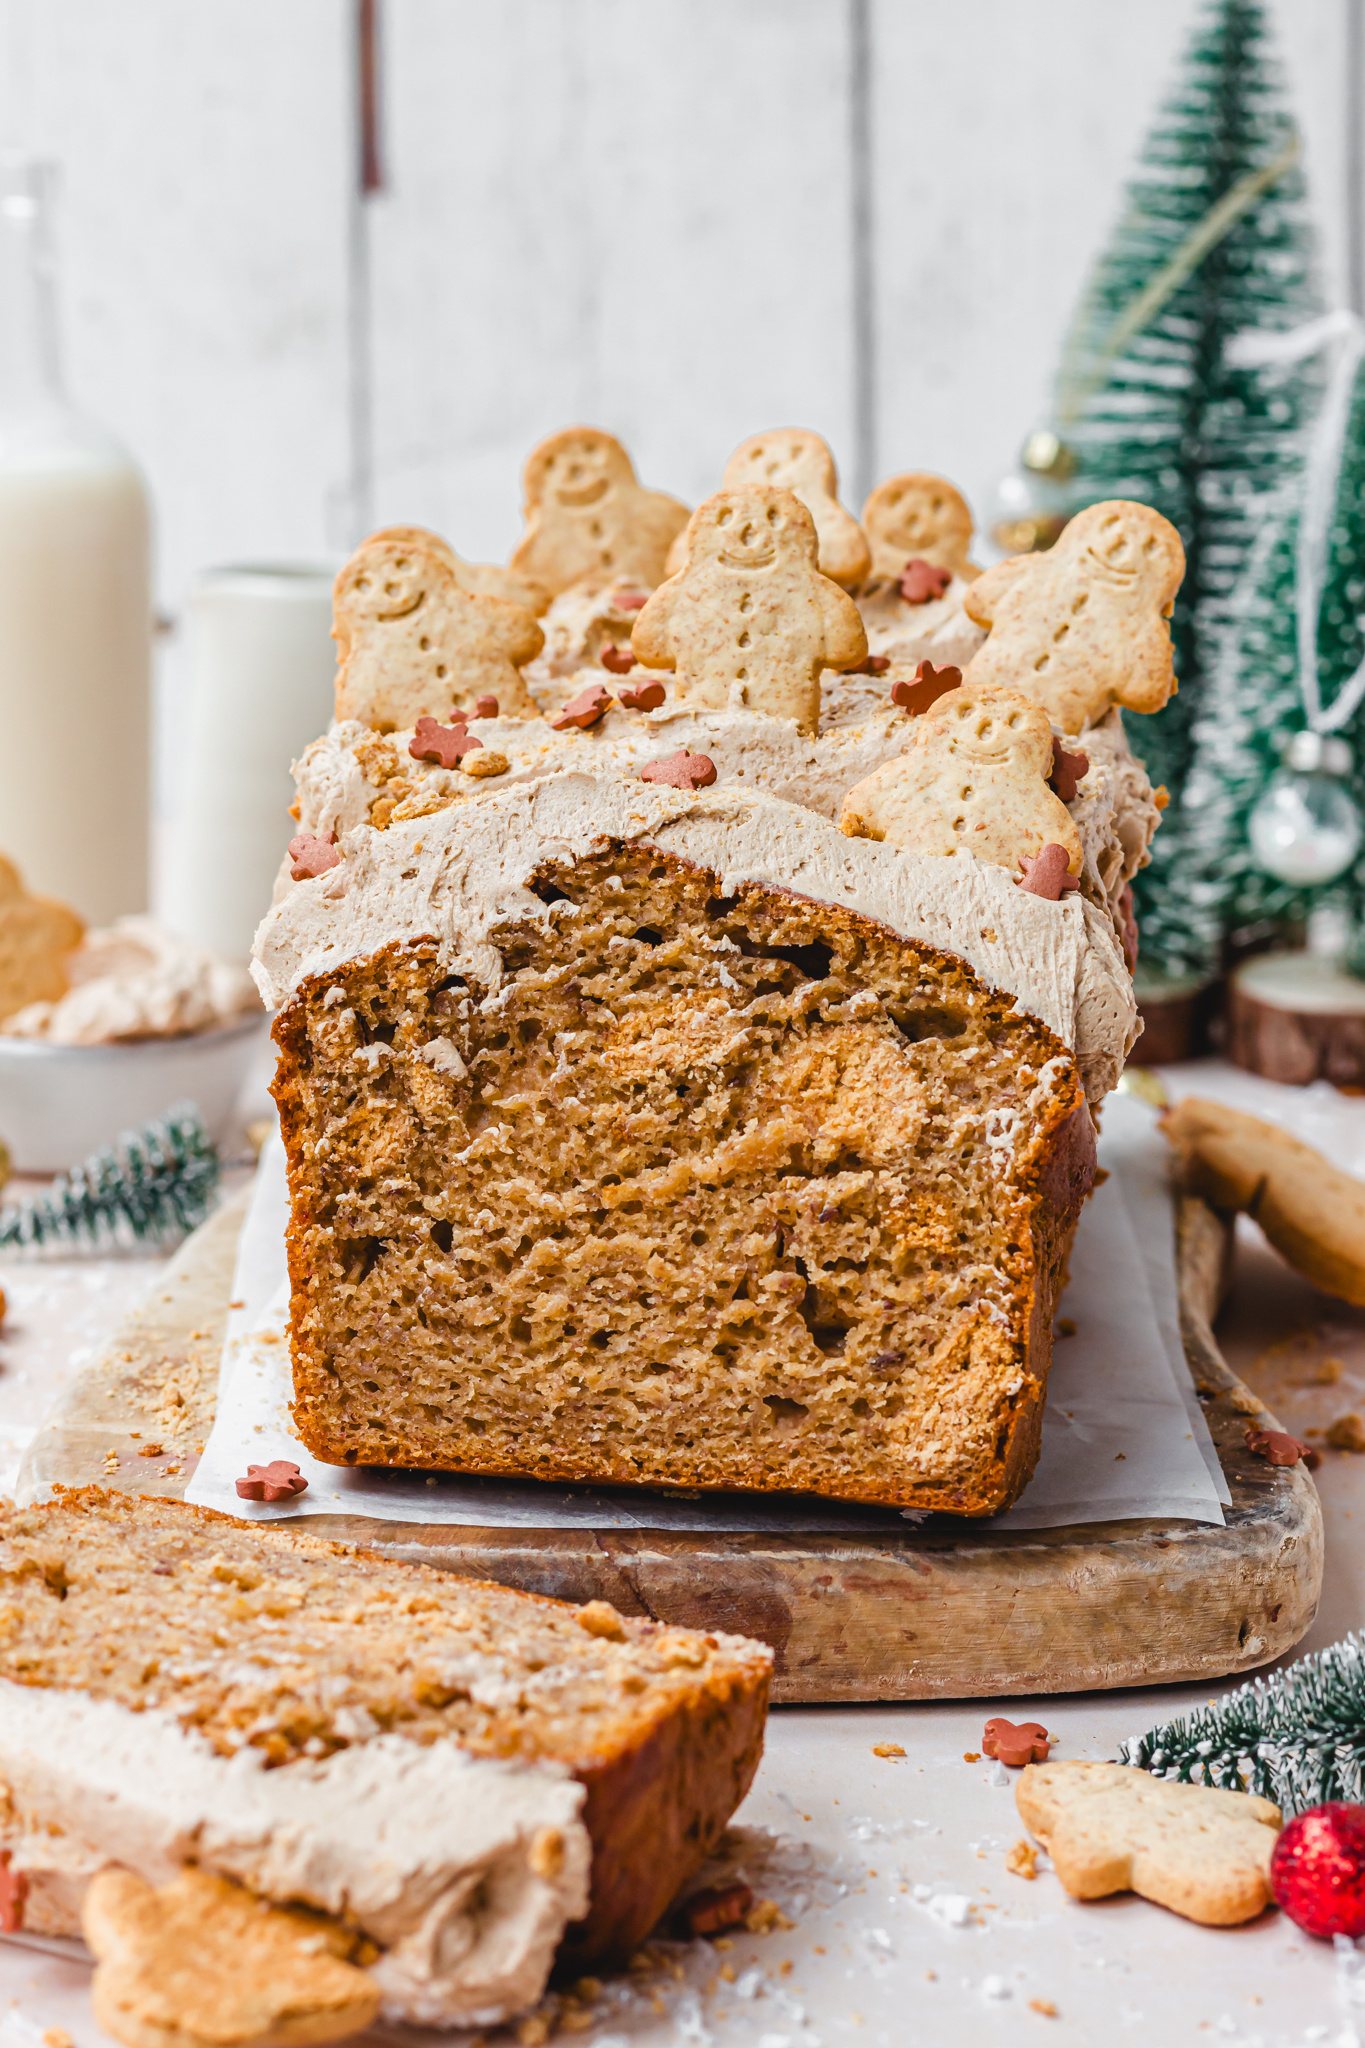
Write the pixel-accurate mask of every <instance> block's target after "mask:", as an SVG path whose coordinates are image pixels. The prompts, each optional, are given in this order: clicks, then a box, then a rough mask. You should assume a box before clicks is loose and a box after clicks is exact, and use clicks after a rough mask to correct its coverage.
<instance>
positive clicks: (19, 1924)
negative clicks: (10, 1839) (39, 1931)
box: [0, 1849, 28, 1934]
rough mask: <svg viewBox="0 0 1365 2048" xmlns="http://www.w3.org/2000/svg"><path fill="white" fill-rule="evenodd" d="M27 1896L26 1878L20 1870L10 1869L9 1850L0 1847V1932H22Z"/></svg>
mask: <svg viewBox="0 0 1365 2048" xmlns="http://www.w3.org/2000/svg"><path fill="white" fill-rule="evenodd" d="M27 1897H28V1878H27V1877H26V1876H25V1874H24V1872H23V1871H22V1870H11V1869H10V1851H9V1850H8V1849H0V1934H20V1933H22V1932H23V1926H24V1900H25V1899H26V1898H27Z"/></svg>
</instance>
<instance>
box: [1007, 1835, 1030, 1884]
mask: <svg viewBox="0 0 1365 2048" xmlns="http://www.w3.org/2000/svg"><path fill="white" fill-rule="evenodd" d="M1005 1868H1006V1870H1008V1871H1009V1872H1010V1873H1011V1874H1012V1875H1013V1876H1014V1877H1029V1878H1033V1877H1036V1876H1037V1875H1038V1851H1037V1850H1036V1849H1035V1848H1034V1846H1033V1844H1032V1842H1026V1841H1025V1840H1024V1838H1023V1836H1022V1835H1021V1836H1020V1838H1019V1840H1018V1841H1017V1842H1015V1843H1014V1845H1013V1846H1012V1847H1011V1848H1009V1849H1007V1850H1006V1851H1005Z"/></svg>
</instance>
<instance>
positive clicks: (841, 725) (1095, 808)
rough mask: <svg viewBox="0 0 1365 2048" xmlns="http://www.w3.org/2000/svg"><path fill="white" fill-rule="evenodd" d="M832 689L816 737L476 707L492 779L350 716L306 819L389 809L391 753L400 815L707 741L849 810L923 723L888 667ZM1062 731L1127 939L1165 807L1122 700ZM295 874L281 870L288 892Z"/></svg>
mask: <svg viewBox="0 0 1365 2048" xmlns="http://www.w3.org/2000/svg"><path fill="white" fill-rule="evenodd" d="M825 695H826V697H827V699H828V700H829V706H830V715H828V716H826V715H823V714H822V718H821V730H820V732H819V733H818V734H817V735H815V736H813V737H812V736H810V735H807V734H803V733H802V732H800V731H799V730H798V728H797V726H796V723H795V721H794V720H792V719H781V718H771V717H768V716H765V715H764V714H762V713H759V712H753V711H743V710H740V711H729V710H727V711H688V710H684V709H679V710H671V709H669V708H668V706H664V707H663V708H661V709H660V710H658V711H653V712H645V713H640V712H633V711H625V710H623V709H621V708H620V707H619V706H614V707H613V708H612V709H610V710H608V711H607V712H606V713H605V715H604V716H603V717H602V718H601V719H600V720H599V721H598V723H597V724H596V725H594V726H591V727H589V728H588V729H587V730H586V731H578V730H574V729H570V730H569V731H566V732H556V731H555V730H554V728H553V726H552V725H550V724H549V723H547V722H546V721H545V720H544V719H512V718H498V719H475V720H473V721H472V722H471V723H470V727H469V730H470V731H471V732H472V733H473V734H475V736H476V737H477V738H479V739H480V740H481V741H482V743H483V747H484V748H485V749H486V750H488V751H489V752H493V753H498V754H500V755H502V757H503V759H504V760H506V762H507V763H508V770H507V773H506V774H504V775H500V776H497V777H490V778H486V779H476V778H473V777H470V776H469V775H466V774H463V773H461V772H460V771H459V770H450V769H443V768H439V767H436V766H434V765H432V764H428V763H422V762H417V761H414V760H413V758H412V756H411V755H410V754H409V752H408V742H409V739H410V738H411V735H410V734H408V733H395V734H393V735H388V736H385V737H384V738H383V739H380V738H379V737H378V736H377V735H375V734H373V733H371V732H370V731H369V730H368V728H366V727H364V726H361V725H358V724H356V723H355V722H354V721H348V722H346V723H344V724H342V725H339V726H334V727H333V729H332V731H331V732H330V733H327V734H325V735H324V736H323V738H322V739H319V740H316V741H314V742H313V744H312V746H310V747H309V748H308V750H307V752H306V753H305V755H304V757H303V760H302V761H301V762H299V763H296V765H295V771H294V772H295V777H296V779H297V782H298V789H299V818H300V825H301V829H302V830H304V831H308V832H323V833H325V832H332V831H335V832H338V833H341V832H345V831H348V830H350V829H351V828H352V827H354V826H357V825H360V824H363V823H365V822H366V821H367V820H370V819H371V817H372V814H373V816H374V817H375V818H378V817H379V815H380V814H379V813H378V812H375V811H374V806H375V803H376V799H377V798H378V797H379V795H380V791H381V787H383V786H384V785H383V784H382V782H381V780H380V777H381V770H382V769H383V768H384V766H385V765H387V767H388V768H389V769H390V770H391V771H392V772H393V773H394V774H396V775H398V776H399V777H400V778H401V785H389V786H390V787H393V786H401V787H403V788H404V790H405V791H406V792H408V793H407V794H406V795H405V798H404V801H403V803H402V805H401V806H400V807H399V808H398V809H397V811H396V813H395V815H396V816H397V818H398V820H399V821H400V822H401V821H402V820H403V818H404V817H416V816H421V815H425V814H427V813H429V812H432V811H435V810H437V809H440V808H442V807H443V806H445V805H446V804H448V803H458V802H464V801H468V800H486V799H487V798H489V797H490V796H492V795H494V794H496V793H497V792H498V791H499V790H505V789H507V788H508V787H509V786H511V785H515V784H516V783H518V782H526V781H531V780H535V779H538V778H539V777H541V776H543V775H545V774H547V773H551V772H553V771H555V770H559V769H565V770H570V771H573V770H578V771H584V772H587V773H590V774H599V773H602V772H604V771H610V770H615V771H617V772H620V773H623V774H627V775H638V773H639V771H640V769H641V768H642V767H643V766H644V765H645V763H646V762H648V761H656V760H659V759H661V758H662V757H663V756H664V755H667V754H671V753H676V752H677V751H678V750H679V749H683V750H685V751H686V752H688V753H692V754H705V755H706V756H707V758H708V759H709V760H710V761H711V762H712V763H713V764H714V766H715V770H716V783H717V786H720V787H729V786H731V785H737V786H739V787H742V788H748V789H758V790H766V791H767V792H768V794H769V795H771V796H776V797H780V798H781V799H783V800H784V801H785V802H787V803H793V804H798V805H800V806H801V807H802V808H803V809H807V810H812V811H815V812H817V813H819V815H820V816H821V817H824V818H828V819H830V820H832V821H837V819H838V816H839V811H840V807H841V805H842V802H843V799H844V795H845V793H846V792H847V791H848V790H849V789H850V788H851V787H852V786H853V784H854V783H855V782H858V781H860V780H861V779H862V778H863V777H864V776H865V775H870V774H871V773H872V771H873V769H874V768H879V767H880V766H881V765H882V763H883V762H884V761H888V760H891V759H893V758H894V756H895V755H897V754H899V753H900V752H901V750H902V749H903V748H904V746H905V745H906V744H907V742H908V740H909V738H910V735H911V726H910V724H909V722H908V721H907V720H906V718H905V716H904V714H903V713H902V712H901V710H900V709H899V707H898V706H896V705H893V704H890V703H889V702H888V701H887V697H886V683H885V681H884V679H882V678H871V677H854V678H845V677H838V676H834V675H833V673H832V672H830V675H829V677H828V679H827V683H826V687H825ZM1064 744H1065V745H1066V746H1067V747H1068V748H1070V749H1071V750H1072V751H1076V750H1078V749H1083V750H1084V751H1085V752H1086V753H1087V755H1088V758H1089V760H1090V768H1089V771H1088V773H1087V774H1086V776H1085V778H1084V779H1083V781H1082V782H1081V784H1080V786H1079V788H1078V790H1077V794H1076V797H1075V799H1074V800H1073V802H1072V803H1071V805H1070V807H1069V808H1070V810H1071V814H1072V817H1073V818H1074V819H1075V821H1076V825H1077V829H1078V831H1079V833H1080V839H1081V849H1082V869H1081V888H1082V893H1083V894H1084V895H1086V896H1087V897H1088V898H1089V900H1090V901H1091V902H1092V903H1093V904H1095V906H1096V908H1097V909H1100V910H1102V911H1104V912H1105V914H1106V915H1107V916H1108V918H1109V920H1110V924H1111V926H1112V929H1113V932H1114V936H1115V938H1116V939H1117V941H1118V943H1119V945H1120V947H1121V946H1122V943H1123V928H1124V917H1123V908H1122V902H1121V898H1122V895H1123V889H1124V885H1125V884H1126V883H1127V882H1129V881H1131V879H1132V877H1133V875H1134V874H1135V873H1136V872H1137V869H1138V868H1139V867H1141V866H1142V865H1143V864H1144V863H1145V861H1146V859H1147V846H1148V844H1149V842H1150V840H1151V836H1152V833H1153V832H1154V831H1155V830H1156V826H1157V822H1158V819H1159V817H1160V813H1159V811H1158V810H1157V807H1156V803H1155V801H1154V799H1153V796H1152V789H1151V784H1150V783H1149V782H1148V780H1147V777H1146V775H1145V774H1144V772H1143V769H1142V766H1141V764H1140V763H1139V762H1138V761H1137V760H1136V759H1135V758H1134V756H1133V754H1132V753H1131V751H1130V750H1129V747H1128V742H1127V739H1126V738H1125V735H1124V730H1123V724H1122V721H1121V719H1120V717H1119V715H1118V713H1117V712H1113V713H1111V714H1110V715H1109V717H1107V718H1106V719H1105V720H1104V721H1103V722H1102V723H1101V724H1100V725H1097V726H1094V727H1092V728H1091V729H1090V730H1089V731H1088V732H1087V733H1085V734H1084V735H1083V736H1082V737H1081V738H1080V739H1071V738H1068V739H1066V740H1065V741H1064ZM288 886H289V878H288V872H287V870H283V871H282V875H281V882H280V884H279V886H278V888H277V891H276V897H277V900H278V898H279V896H280V895H281V894H283V893H284V892H285V891H287V888H288Z"/></svg>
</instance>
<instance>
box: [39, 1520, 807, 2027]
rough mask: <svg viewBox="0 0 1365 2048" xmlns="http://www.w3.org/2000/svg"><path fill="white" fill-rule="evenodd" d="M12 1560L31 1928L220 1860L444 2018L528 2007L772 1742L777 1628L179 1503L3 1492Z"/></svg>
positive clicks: (679, 1867) (608, 1948) (604, 1939)
mask: <svg viewBox="0 0 1365 2048" xmlns="http://www.w3.org/2000/svg"><path fill="white" fill-rule="evenodd" d="M0 1580H2V1581H3V1590H2V1596H0V1597H2V1600H3V1604H2V1605H0V1781H3V1786H4V1791H5V1798H4V1804H3V1807H2V1808H0V1856H2V1860H3V1861H4V1862H5V1863H6V1864H7V1865H8V1870H9V1880H8V1896H9V1898H10V1901H11V1910H12V1911H15V1912H17V1915H18V1918H19V1921H20V1923H21V1924H22V1925H24V1926H26V1927H28V1928H29V1929H30V1930H32V1931H34V1932H38V1933H59V1934H71V1933H75V1932H78V1931H79V1926H80V1914H81V1909H82V1904H83V1901H84V1898H85V1894H86V1892H87V1890H88V1888H89V1886H90V1883H91V1881H92V1879H93V1878H94V1877H95V1876H96V1875H97V1874H98V1873H99V1872H101V1871H102V1870H106V1869H108V1868H109V1867H110V1866H111V1865H117V1866H120V1867H122V1868H123V1869H125V1870H128V1871H132V1872H134V1873H135V1874H136V1876H137V1877H138V1878H140V1879H142V1880H143V1881H144V1882H145V1883H146V1884H149V1885H155V1886H165V1885H167V1884H168V1883H170V1882H172V1881H173V1880H174V1879H175V1878H176V1877H177V1875H178V1873H180V1872H181V1871H182V1870H183V1869H184V1868H185V1867H186V1866H189V1865H194V1866H197V1867H198V1868H200V1869H201V1870H203V1871H205V1872H207V1873H210V1874H211V1875H213V1876H215V1877H217V1878H220V1879H230V1880H232V1881H234V1882H235V1883H236V1884H238V1885H242V1886H245V1887H246V1888H247V1889H248V1890H249V1891H250V1892H251V1893H253V1894H255V1895H257V1896H258V1897H259V1898H261V1899H263V1900H267V1901H270V1902H272V1903H273V1904H275V1905H279V1906H289V1907H302V1908H308V1909H311V1910H313V1911H314V1912H316V1913H320V1914H323V1915H326V1916H327V1917H328V1921H329V1923H332V1924H334V1925H335V1926H337V1927H340V1928H341V1929H343V1930H345V1931H346V1932H347V1933H348V1935H349V1937H350V1939H349V1941H348V1942H347V1943H346V1944H345V1945H343V1947H342V1948H341V1949H340V1950H338V1953H341V1954H348V1953H349V1954H351V1958H352V1960H353V1961H356V1960H358V1961H360V1962H361V1963H362V1964H363V1966H364V1968H365V1969H367V1970H368V1971H369V1973H370V1974H371V1976H372V1977H373V1979H374V1982H375V1983H376V1984H377V1985H378V1987H379V1990H380V1993H381V1995H382V1998H383V2001H384V2005H385V2008H386V2010H387V2011H388V2012H389V2013H390V2014H391V2015H394V2016H398V2017H404V2018H407V2019H411V2020H416V2021H421V2022H423V2023H426V2024H435V2025H443V2026H453V2025H471V2026H473V2025H485V2024H491V2023H493V2022H495V2021H497V2020H500V2019H502V2018H504V2017H506V2016H507V2015H508V2014H509V2013H514V2012H516V2011H519V2010H521V2009H523V2008H524V2007H526V2006H527V2005H529V2004H531V2003H533V2002H534V2001H535V1999H536V1998H537V1997H538V1996H539V1995H540V1993H541V1991H542V1990H543V1988H544V1985H545V1981H546V1977H547V1975H548V1972H549V1969H550V1966H551V1962H552V1960H553V1958H554V1956H555V1953H556V1951H557V1950H561V1951H562V1953H563V1954H564V1955H565V1956H566V1957H567V1958H568V1959H569V1960H570V1961H572V1962H575V1963H580V1964H581V1963H586V1962H588V1961H589V1960H592V1959H595V1958H597V1957H600V1956H609V1955H617V1956H619V1955H621V1954H622V1953H628V1952H629V1951H630V1950H631V1949H632V1948H633V1947H634V1946H635V1945H636V1944H637V1943H638V1942H639V1941H640V1940H641V1939H642V1938H643V1937H644V1936H645V1935H647V1934H648V1933H649V1931H650V1929H651V1928H652V1927H653V1926H654V1924H655V1922H656V1921H657V1920H658V1918H659V1917H660V1915H661V1914H662V1913H663V1912H664V1911H665V1910H666V1909H667V1907H668V1905H669V1904H670V1903H671V1901H672V1899H673V1897H674V1895H675V1894H676V1893H677V1891H678V1890H679V1888H680V1887H681V1886H682V1885H683V1884H685V1883H686V1882H687V1880H688V1879H689V1878H690V1877H691V1876H692V1875H693V1874H694V1873H695V1871H696V1870H697V1869H698V1867H699V1866H700V1864H701V1863H702V1861H703V1860H704V1859H705V1857H706V1856H707V1855H708V1854H709V1853H710V1852H711V1850H712V1849H713V1848H714V1846H715V1844H716V1842H717V1841H718V1839H719V1837H720V1834H721V1832H722V1830H723V1829H724V1826H725V1824H726V1822H727V1820H728V1819H729V1817H730V1815H731V1813H732V1812H733V1811H734V1808H735V1807H736V1806H737V1805H738V1803H739V1801H740V1800H741V1799H742V1798H743V1796H744V1793H745V1792H746V1791H747V1789H748V1786H749V1783H750V1780H751V1779H752V1776H753V1773H754V1770H755V1768H756V1766H757V1762H758V1758H759V1754H760V1750H761V1746H762V1734H763V1720H764V1713H765V1708H766V1700H767V1690H768V1677H769V1672H770V1668H771V1663H772V1657H771V1653H770V1652H769V1651H768V1650H767V1649H766V1648H765V1647H764V1646H763V1645H762V1644H759V1643H755V1642H750V1641H748V1640H746V1639H745V1638H743V1637H738V1636H714V1635H712V1636H702V1635H697V1634H693V1633H690V1632H688V1631H686V1630H680V1629H674V1628H665V1627H663V1626H661V1625H659V1624H657V1623H654V1622H649V1621H638V1620H633V1619H628V1618H624V1617H622V1616H620V1615H618V1614H617V1613H616V1611H615V1610H614V1609H613V1608H611V1607H609V1606H607V1605H606V1604H605V1603H604V1602H600V1601H595V1602H593V1603H592V1604H591V1605H589V1606H587V1607H584V1608H575V1607H572V1606H569V1605H567V1604H565V1603H564V1602H561V1601H555V1600H543V1599H537V1598H534V1597H531V1596H529V1595H525V1594H520V1593H514V1592H509V1591H506V1590H505V1589H503V1588H502V1587H498V1586H489V1585H482V1584H477V1583H474V1582H472V1581H469V1580H465V1579H460V1578H457V1577H455V1576H453V1575H452V1574H450V1573H447V1572H440V1571H434V1570H431V1569H429V1568H427V1567H424V1566H421V1565H415V1564H412V1565H409V1564H401V1563H394V1562H392V1561H390V1560H388V1559H385V1558H380V1557H377V1556H375V1555H373V1554H370V1553H367V1552H365V1551H358V1550H352V1549H348V1548H347V1547H345V1546H343V1545H341V1544H336V1543H330V1542H327V1541H325V1540H320V1539H318V1538H317V1537H314V1536H310V1535H307V1534H305V1533H302V1532H299V1531H297V1530H295V1529H293V1528H289V1527H281V1526H278V1525H276V1526H270V1527H263V1526H260V1525H251V1524H243V1523H239V1522H236V1521H234V1520H232V1519H231V1518H229V1517H227V1516H222V1515H216V1514H213V1513H210V1512H208V1511H206V1510H203V1509H196V1508H189V1507H186V1506H184V1505H183V1504H181V1503H179V1502H174V1501H166V1500H151V1499H135V1498H130V1497H129V1496H127V1495H123V1494H107V1493H103V1492H101V1491H100V1490H99V1489H98V1488H93V1487H92V1488H85V1489H82V1490H80V1491H78V1492H68V1493H64V1494H62V1495H60V1496H59V1498H58V1499H57V1500H56V1501H55V1502H54V1503H52V1504H51V1505H48V1506H43V1507H34V1508H26V1509H23V1510H14V1509H10V1510H7V1511H4V1512H0ZM16 1901H17V1906H16V1904H15V1902H16ZM144 1904H146V1902H144ZM182 1905H183V1902H182ZM147 1909H148V1910H150V1906H148V1908H147Z"/></svg>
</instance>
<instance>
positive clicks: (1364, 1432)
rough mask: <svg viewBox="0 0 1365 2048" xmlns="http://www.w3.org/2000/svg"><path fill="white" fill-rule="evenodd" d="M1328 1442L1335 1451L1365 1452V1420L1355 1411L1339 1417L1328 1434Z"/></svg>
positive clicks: (1352, 1410)
mask: <svg viewBox="0 0 1365 2048" xmlns="http://www.w3.org/2000/svg"><path fill="white" fill-rule="evenodd" d="M1327 1441H1328V1443H1329V1444H1330V1445H1331V1446H1332V1449H1333V1450H1334V1451H1365V1418H1362V1417H1361V1416H1359V1415H1357V1414H1356V1412H1355V1410H1354V1409H1350V1410H1348V1412H1347V1413H1346V1414H1345V1415H1339V1416H1338V1417H1337V1419H1336V1421H1335V1422H1334V1423H1333V1424H1332V1426H1331V1428H1330V1429H1329V1430H1328V1432H1327Z"/></svg>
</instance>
